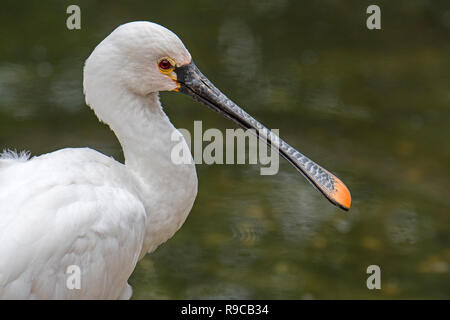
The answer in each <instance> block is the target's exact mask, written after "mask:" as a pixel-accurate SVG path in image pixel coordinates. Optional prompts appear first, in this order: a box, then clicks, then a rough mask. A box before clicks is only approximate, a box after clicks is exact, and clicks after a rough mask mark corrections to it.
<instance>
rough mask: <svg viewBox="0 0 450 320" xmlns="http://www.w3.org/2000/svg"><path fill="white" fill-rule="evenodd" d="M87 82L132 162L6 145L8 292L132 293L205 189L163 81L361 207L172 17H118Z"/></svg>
mask: <svg viewBox="0 0 450 320" xmlns="http://www.w3.org/2000/svg"><path fill="white" fill-rule="evenodd" d="M83 86H84V92H85V96H86V103H87V104H88V105H89V106H90V107H91V108H92V109H93V110H94V112H95V114H96V115H97V117H98V118H99V119H100V120H101V121H103V122H104V123H106V124H108V125H109V127H110V128H111V129H112V130H113V131H114V133H115V134H116V136H117V138H118V140H119V142H120V144H121V145H122V148H123V153H124V156H125V164H121V163H119V162H117V161H115V160H114V159H112V158H109V157H107V156H105V155H103V154H101V153H99V152H97V151H94V150H91V149H63V150H59V151H56V152H53V153H49V154H45V155H42V156H40V157H34V158H32V159H28V155H27V154H26V153H22V154H19V155H16V154H14V153H12V152H6V153H4V154H3V155H0V298H3V299H5V298H19V299H77V298H78V299H95V298H102V299H119V298H122V299H128V298H130V296H131V287H130V286H129V285H128V284H127V280H128V278H129V277H130V275H131V273H132V272H133V270H134V268H135V266H136V263H137V262H138V261H139V259H141V258H142V257H143V256H144V255H145V254H146V253H148V252H152V251H153V250H155V249H156V248H157V247H158V246H159V245H160V244H161V243H163V242H165V241H167V240H168V239H169V238H170V237H172V236H173V234H174V233H175V232H176V231H177V230H178V229H179V228H180V227H181V225H182V224H183V223H184V221H185V220H186V218H187V215H188V214H189V211H190V210H191V208H192V205H193V203H194V200H195V197H196V194H197V175H196V171H195V166H194V164H193V163H194V161H193V160H192V159H191V160H192V161H191V162H190V163H189V162H188V163H185V164H179V162H178V161H172V158H171V155H172V151H173V150H175V149H176V148H175V147H177V148H178V149H179V147H180V141H181V143H183V144H184V145H183V148H182V149H183V150H188V146H187V144H186V141H185V140H184V138H183V136H182V135H181V133H180V132H178V130H176V129H175V128H174V126H173V125H172V124H171V123H170V121H169V118H168V117H167V116H166V115H165V113H164V112H163V110H162V108H161V104H160V102H159V96H158V92H159V91H179V92H181V93H184V94H186V95H188V96H190V97H192V98H193V99H195V100H197V101H200V102H202V103H203V104H205V105H207V106H208V107H210V108H212V109H213V110H215V111H217V112H219V113H222V114H223V115H224V116H225V117H227V118H229V119H231V120H233V121H235V122H236V123H238V124H239V125H240V126H242V127H244V128H246V129H254V130H255V131H254V132H256V131H257V132H258V136H259V137H260V138H267V142H268V143H269V144H270V145H271V146H272V147H274V146H278V147H279V151H280V153H281V155H282V156H283V157H285V158H286V159H287V160H288V161H289V162H290V163H291V164H292V165H294V167H296V168H297V169H298V170H299V171H300V172H301V173H302V174H303V175H304V176H305V177H306V178H307V180H308V181H309V182H310V183H311V184H313V185H314V187H315V188H316V189H317V190H318V191H319V192H321V193H322V194H323V195H324V196H325V197H326V198H327V199H328V200H329V201H331V202H332V203H333V204H335V205H338V206H339V207H341V208H342V209H344V210H348V209H349V208H350V205H351V196H350V192H349V191H348V189H347V188H346V187H345V185H344V184H343V183H342V181H340V180H339V179H338V178H337V177H336V176H334V175H333V174H331V173H330V172H329V171H327V170H325V169H323V168H322V167H320V166H319V165H318V164H316V163H315V162H313V161H311V160H310V159H308V158H307V157H306V156H304V155H303V154H301V153H300V152H298V151H297V150H295V149H294V148H293V147H291V146H290V145H288V144H287V143H286V142H284V141H283V140H281V139H279V138H278V137H277V136H276V135H275V134H274V133H273V132H270V130H268V129H267V128H266V127H264V126H263V125H262V124H261V123H259V122H258V121H257V120H255V119H254V118H253V117H251V116H250V115H249V114H248V113H246V112H245V111H244V110H242V109H241V108H240V107H239V106H237V105H236V104H235V103H233V102H232V101H231V100H230V99H228V98H227V97H226V96H225V95H223V94H222V93H221V92H220V91H219V90H218V89H217V88H215V87H214V85H213V84H212V83H211V82H210V81H209V80H208V79H207V78H206V77H205V76H204V75H203V74H201V72H200V71H199V70H198V69H197V67H196V66H195V64H194V63H193V62H192V59H191V55H190V54H189V52H188V51H187V50H186V48H185V47H184V45H183V43H182V42H181V40H180V39H178V37H177V36H176V35H175V34H173V33H172V32H171V31H169V30H167V29H165V28H164V27H161V26H159V25H157V24H154V23H150V22H132V23H128V24H125V25H122V26H120V27H118V28H117V29H116V30H115V31H114V32H113V33H111V34H110V35H109V36H108V37H107V38H106V39H105V40H103V41H102V42H101V43H100V44H99V45H98V46H97V47H96V48H95V50H94V51H93V52H92V54H91V55H90V57H89V58H88V60H87V61H86V65H85V68H84V83H83ZM177 135H178V139H174V137H175V136H177ZM72 266H76V267H78V268H79V270H80V271H81V277H80V280H81V285H80V288H79V289H77V288H72V287H69V286H67V283H68V282H67V280H68V276H69V275H68V274H67V271H68V268H69V267H72Z"/></svg>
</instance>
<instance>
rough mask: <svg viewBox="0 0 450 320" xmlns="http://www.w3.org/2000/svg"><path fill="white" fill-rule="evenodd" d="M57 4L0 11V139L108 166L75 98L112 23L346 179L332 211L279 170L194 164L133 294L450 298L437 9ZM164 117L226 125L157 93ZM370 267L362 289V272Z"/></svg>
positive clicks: (262, 0)
mask: <svg viewBox="0 0 450 320" xmlns="http://www.w3.org/2000/svg"><path fill="white" fill-rule="evenodd" d="M72 3H74V2H73V1H41V2H37V1H36V2H31V1H30V2H29V3H28V4H21V5H19V4H18V2H17V1H2V4H1V7H0V26H1V27H0V148H6V147H9V148H16V149H19V150H20V149H26V150H30V151H31V152H32V154H33V155H38V154H41V153H46V152H50V151H53V150H55V149H59V148H63V147H69V146H72V147H79V146H89V147H92V148H95V149H97V150H99V151H102V152H104V153H106V154H108V155H112V156H114V157H115V158H116V159H119V160H122V154H121V149H120V146H119V144H118V143H117V141H116V139H115V137H114V135H113V134H112V133H111V132H110V131H109V129H108V128H107V127H105V126H104V125H100V124H99V123H98V121H97V119H96V118H95V116H94V114H93V113H92V112H91V111H90V110H89V109H88V108H87V107H86V106H85V104H84V100H83V94H82V86H81V83H82V82H81V81H82V66H83V62H84V60H85V59H86V58H87V57H88V56H89V54H90V52H91V51H92V49H93V48H94V47H95V45H97V43H98V42H99V41H101V40H102V39H103V38H104V37H105V36H106V35H108V34H109V33H110V32H111V31H112V30H113V29H114V28H115V27H116V26H118V25H119V24H121V23H124V22H128V21H133V20H150V21H154V22H157V23H160V24H162V25H164V26H166V27H168V28H170V29H171V30H173V31H174V32H175V33H177V34H178V35H179V37H180V38H181V39H182V40H183V41H184V43H185V45H186V47H187V48H188V49H189V50H190V52H191V54H192V56H193V57H194V59H195V61H196V63H197V65H198V66H199V68H200V69H201V70H202V71H203V72H204V73H205V74H206V75H208V77H209V78H210V79H211V80H212V81H213V82H214V83H215V84H216V85H217V86H218V87H219V88H221V89H222V90H223V91H224V92H225V93H226V94H227V95H228V96H230V97H231V98H232V99H233V100H234V101H236V102H238V103H239V104H240V105H241V106H243V107H245V109H246V110H247V111H248V112H249V113H251V114H253V115H254V116H255V117H256V118H257V119H259V120H261V122H263V123H264V124H266V125H267V126H268V127H270V128H280V133H281V136H282V137H284V138H285V139H286V141H288V142H289V143H290V144H292V145H293V146H295V147H297V148H298V149H299V150H300V151H301V152H303V153H305V154H306V155H308V156H309V157H311V158H312V159H313V160H315V161H317V162H318V163H320V164H321V165H323V166H324V167H325V168H327V169H329V170H330V171H331V172H334V173H335V174H336V175H337V176H339V177H340V178H341V179H342V180H343V181H344V182H345V183H346V184H347V186H348V187H349V189H350V190H351V192H352V196H353V207H352V209H351V210H350V211H349V212H348V213H345V212H343V211H341V210H339V209H337V208H335V207H334V206H332V205H330V204H329V203H328V202H327V201H326V200H325V199H324V198H323V197H322V196H321V195H320V194H319V193H317V192H316V191H315V190H314V189H313V188H312V187H311V186H310V185H309V184H308V183H307V182H306V181H305V179H303V178H302V177H301V176H300V175H299V174H298V173H297V172H296V171H295V170H294V169H293V168H292V167H291V166H290V165H288V164H287V163H286V162H285V161H281V162H282V165H281V168H280V172H279V174H277V175H275V176H261V175H259V167H258V166H255V165H234V166H230V165H227V166H224V165H212V166H207V165H199V166H198V167H197V171H198V176H199V181H200V182H199V195H198V198H197V200H196V203H195V205H194V208H193V210H192V212H191V214H190V216H189V218H188V220H187V221H186V223H185V225H184V226H183V227H182V229H181V230H180V231H179V232H178V233H177V234H176V235H175V236H174V237H173V238H172V239H171V240H169V241H168V242H167V243H166V244H164V245H162V246H161V247H160V248H159V249H158V250H157V251H156V252H155V253H153V254H152V255H148V256H147V257H146V258H145V259H144V260H143V261H141V262H140V263H139V264H138V266H137V268H136V270H135V272H134V274H133V276H132V278H131V279H130V283H131V284H132V286H133V287H134V292H135V294H134V298H135V299H144V298H150V299H166V298H168V299H172V298H192V299H196V298H258V299H262V298H272V299H283V298H285V299H320V298H325V299H342V298H369V299H378V298H389V299H390V298H392V299H398V298H408V299H409V298H426V299H430V298H446V299H448V298H450V281H449V280H450V277H449V268H450V246H449V243H450V241H449V240H450V238H449V231H450V229H449V214H450V198H449V192H450V182H449V175H450V166H449V163H450V143H449V140H450V130H449V128H450V3H449V2H448V1H418V0H413V1H395V3H394V2H393V1H377V4H378V5H380V7H381V10H382V30H379V31H369V30H368V29H367V28H366V25H365V20H366V17H367V15H366V13H365V10H366V8H367V6H368V5H369V4H372V2H371V1H332V0H328V1H320V2H319V1H308V2H306V1H305V2H303V1H293V0H290V1H289V0H278V1H275V0H274V1H269V0H254V1H242V0H239V1H227V2H226V4H225V3H223V4H219V3H218V2H216V3H214V2H213V1H206V0H203V1H168V2H165V1H140V2H138V1H115V2H114V3H112V2H107V1H76V3H77V4H79V5H80V6H81V11H82V29H81V30H79V31H69V30H67V29H66V27H65V20H66V17H67V15H66V13H65V11H66V8H67V6H68V5H69V4H72ZM161 100H162V103H163V105H164V106H165V110H166V112H167V114H168V115H169V116H170V118H171V120H172V121H173V122H174V124H175V125H176V126H178V127H184V128H192V125H193V121H194V120H203V128H204V129H207V128H213V127H214V128H219V129H221V130H225V128H234V124H233V123H231V122H229V121H227V120H226V119H222V118H221V117H220V116H219V115H218V114H216V113H213V112H211V111H210V110H208V109H207V108H205V107H204V106H201V105H199V104H197V103H195V102H193V101H191V100H189V99H188V98H187V97H185V96H182V95H179V94H175V93H162V94H161ZM372 264H376V265H379V266H380V268H381V278H382V279H381V280H382V289H381V290H372V291H371V290H368V289H367V287H366V278H367V277H368V275H367V274H366V268H367V267H368V266H369V265H372Z"/></svg>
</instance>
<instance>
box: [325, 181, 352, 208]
mask: <svg viewBox="0 0 450 320" xmlns="http://www.w3.org/2000/svg"><path fill="white" fill-rule="evenodd" d="M330 197H331V200H332V201H333V202H334V203H336V205H337V206H339V207H340V208H341V209H343V210H345V211H348V210H350V207H351V205H352V196H351V194H350V191H349V190H348V188H347V187H346V186H345V184H344V183H343V182H342V181H341V180H339V178H337V177H334V190H333V191H332V192H331V193H330Z"/></svg>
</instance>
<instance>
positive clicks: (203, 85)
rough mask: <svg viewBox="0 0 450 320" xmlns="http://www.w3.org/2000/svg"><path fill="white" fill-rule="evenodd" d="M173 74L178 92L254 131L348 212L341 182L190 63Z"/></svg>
mask: <svg viewBox="0 0 450 320" xmlns="http://www.w3.org/2000/svg"><path fill="white" fill-rule="evenodd" d="M175 73H176V75H177V81H178V83H179V84H180V88H179V89H178V91H179V92H182V93H184V94H186V95H188V96H190V97H191V98H193V99H194V100H197V101H199V102H201V103H203V104H205V105H206V106H208V107H210V108H211V109H213V110H214V111H216V112H219V113H221V114H222V115H224V116H225V117H226V118H229V119H231V120H233V121H234V122H236V123H237V124H238V125H240V126H241V127H243V128H244V129H254V130H252V132H255V133H256V135H257V136H258V137H259V138H260V139H263V140H264V141H266V142H267V144H269V145H270V146H271V147H272V148H274V149H275V150H278V151H279V152H280V154H281V155H282V156H283V157H284V158H285V159H286V160H288V161H289V162H290V163H291V164H292V165H293V166H294V167H295V168H297V170H298V171H300V173H301V174H302V175H303V176H304V177H305V178H306V179H307V180H308V181H309V182H310V183H311V184H312V185H313V186H314V188H316V190H318V191H319V192H320V193H322V194H323V195H324V196H325V197H326V198H327V199H328V200H329V201H330V202H331V203H333V204H334V205H336V206H338V207H340V208H342V209H344V210H349V209H350V205H351V196H350V192H349V191H348V189H347V187H346V186H345V185H344V183H343V182H342V181H341V180H339V179H338V178H337V177H336V176H335V175H333V174H331V173H330V172H328V171H327V170H325V169H324V168H322V167H321V166H319V165H318V164H316V163H315V162H313V161H312V160H310V159H309V158H307V157H305V156H304V155H303V154H301V153H300V152H298V151H297V150H296V149H294V148H293V147H291V146H290V145H288V144H287V143H286V142H284V141H283V140H282V139H281V138H279V137H278V136H277V135H276V134H275V133H273V132H272V131H270V130H269V129H267V128H266V127H265V126H263V125H262V124H261V123H260V122H258V121H257V120H256V119H254V118H253V117H252V116H250V115H249V114H248V113H247V112H245V111H244V110H242V109H241V108H240V107H239V106H238V105H236V104H235V103H234V102H233V101H231V100H230V99H229V98H227V97H226V96H225V95H224V94H223V93H222V92H220V91H219V89H217V88H216V87H215V86H214V85H213V84H212V83H211V81H209V80H208V79H207V78H206V77H205V76H204V75H203V74H202V73H201V72H200V70H198V68H197V66H196V65H195V64H194V62H191V63H189V64H187V65H184V66H182V67H177V68H175Z"/></svg>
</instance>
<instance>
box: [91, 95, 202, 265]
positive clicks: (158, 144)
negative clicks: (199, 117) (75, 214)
mask: <svg viewBox="0 0 450 320" xmlns="http://www.w3.org/2000/svg"><path fill="white" fill-rule="evenodd" d="M119 96H120V97H119ZM117 101H119V104H117ZM115 102H116V103H115V105H114V107H112V106H108V108H106V109H107V110H108V111H109V112H108V113H107V114H103V113H102V111H103V110H104V109H101V108H100V109H95V108H94V110H95V111H96V113H97V115H98V116H99V118H100V119H101V120H103V121H104V122H106V123H107V124H108V125H109V126H110V128H111V129H112V130H113V131H114V133H115V134H116V136H117V138H118V140H119V142H120V144H121V145H122V148H123V153H124V156H125V167H126V169H127V171H128V172H129V174H130V176H131V177H132V179H133V180H134V181H133V182H134V184H135V185H136V187H137V188H136V189H137V191H136V192H137V193H138V194H139V197H140V198H141V200H142V202H143V204H144V206H145V209H146V212H147V222H146V236H145V241H144V245H143V249H142V252H141V256H143V255H144V254H145V253H147V252H150V251H153V250H154V249H156V247H157V246H158V245H159V244H161V243H163V242H165V241H167V240H168V239H169V238H170V237H172V235H173V234H174V233H175V232H176V231H177V230H178V229H179V228H180V227H181V225H182V224H183V223H184V221H185V219H186V217H187V215H188V213H189V211H190V209H191V208H192V205H193V202H194V199H195V196H196V193H197V175H196V171H195V166H194V164H193V161H192V163H191V164H175V163H174V162H173V161H172V159H171V153H172V150H173V148H174V147H175V146H176V145H177V144H180V142H181V143H184V144H186V142H185V141H184V138H183V137H182V135H181V134H180V133H179V132H178V131H177V130H176V128H175V127H174V126H173V125H172V123H171V122H170V120H169V118H168V117H167V116H166V114H165V113H164V111H163V110H162V108H161V104H160V102H159V95H158V94H157V93H153V94H150V95H148V96H146V97H133V96H131V95H126V94H118V95H116V98H115ZM111 109H114V110H113V111H111ZM173 135H179V136H178V137H179V138H180V139H173ZM186 147H187V145H186Z"/></svg>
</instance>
